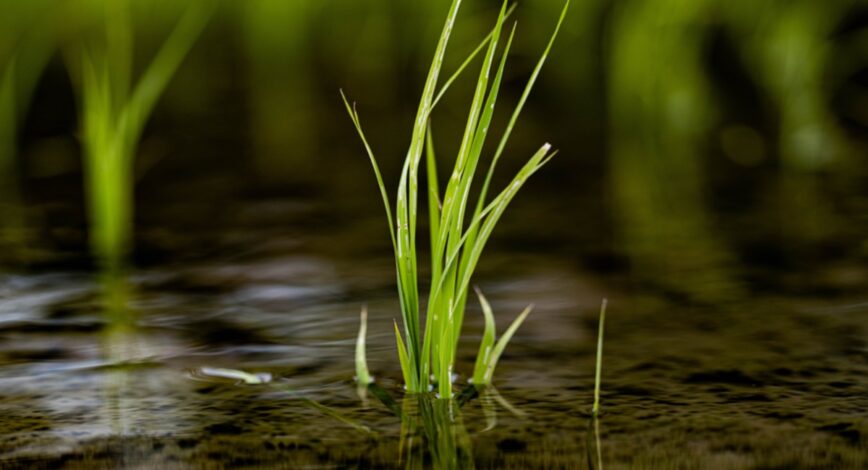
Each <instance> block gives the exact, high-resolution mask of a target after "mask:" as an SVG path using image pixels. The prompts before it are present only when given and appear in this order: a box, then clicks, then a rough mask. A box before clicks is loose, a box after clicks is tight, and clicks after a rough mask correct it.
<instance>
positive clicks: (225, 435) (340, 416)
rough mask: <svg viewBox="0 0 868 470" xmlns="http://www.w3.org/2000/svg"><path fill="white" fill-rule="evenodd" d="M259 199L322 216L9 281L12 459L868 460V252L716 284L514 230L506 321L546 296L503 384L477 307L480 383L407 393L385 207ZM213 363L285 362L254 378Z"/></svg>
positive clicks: (518, 340)
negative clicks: (710, 287) (802, 269)
mask: <svg viewBox="0 0 868 470" xmlns="http://www.w3.org/2000/svg"><path fill="white" fill-rule="evenodd" d="M257 204H258V205H254V207H252V208H249V207H248V208H247V209H246V210H249V211H250V212H251V213H255V214H259V215H258V216H257V217H260V218H261V217H265V218H268V217H274V218H278V217H285V215H286V214H287V213H288V212H292V211H293V209H288V208H295V213H297V214H302V215H300V216H299V218H300V219H305V218H307V220H309V221H311V220H312V221H316V222H315V223H307V224H303V223H300V224H299V225H298V226H297V227H299V228H295V229H293V230H291V231H281V230H279V229H263V228H262V227H267V226H269V225H268V224H262V223H261V222H262V220H259V219H256V218H254V219H255V220H251V221H244V219H243V218H241V219H240V220H241V222H239V227H238V228H237V229H236V230H234V231H233V230H221V231H219V236H217V235H211V238H218V239H219V240H218V241H216V242H214V243H215V244H216V245H218V246H222V247H224V248H226V247H238V246H245V247H247V249H246V250H244V251H241V250H237V251H232V250H230V249H224V250H223V252H224V253H230V252H231V253H232V255H231V256H225V255H224V256H218V257H210V258H209V257H201V258H200V259H199V260H198V261H195V262H188V261H187V260H185V261H184V262H182V263H176V264H174V265H173V264H171V263H161V264H162V265H161V267H150V268H142V269H140V270H138V271H136V272H134V273H132V274H130V276H129V280H128V282H126V283H119V282H101V281H100V280H99V279H98V278H95V277H94V276H93V275H92V274H90V273H87V272H81V271H71V270H65V271H58V270H54V271H52V272H51V273H49V274H46V273H44V272H43V273H24V274H22V273H18V274H7V275H4V277H2V278H0V297H2V302H0V338H2V341H0V434H2V439H0V467H3V468H7V467H8V468H16V467H20V468H58V467H64V468H117V467H126V468H138V467H155V466H160V467H163V468H189V467H193V468H223V467H229V466H231V467H241V468H244V467H249V468H256V467H263V466H265V467H278V468H280V467H284V468H346V467H358V468H424V467H431V466H435V467H439V468H450V467H470V466H476V467H479V468H585V467H592V468H792V467H802V468H864V467H866V466H868V437H866V435H868V419H866V418H868V411H866V410H868V343H866V338H868V297H866V296H865V294H864V292H861V291H860V289H859V288H853V287H852V286H853V279H854V278H856V279H857V280H858V279H864V278H865V269H864V267H860V266H858V264H856V263H853V264H852V265H848V266H844V267H840V266H839V267H838V268H836V269H837V271H835V272H839V271H843V272H846V273H848V274H847V275H846V276H844V275H841V276H832V275H829V276H819V277H820V280H817V281H816V282H815V284H816V285H820V284H821V285H822V286H824V288H822V289H819V288H817V289H807V288H803V287H804V285H805V283H804V282H803V280H802V279H801V278H799V277H798V276H794V275H793V274H792V273H783V272H781V273H776V274H774V275H770V274H768V273H765V274H757V275H756V276H765V279H766V280H767V281H768V282H767V283H766V284H765V285H771V286H777V287H776V288H773V289H772V288H768V289H765V290H764V291H762V292H760V293H756V292H754V293H749V294H746V295H744V296H743V297H740V298H738V299H733V300H727V301H719V302H713V303H709V302H696V301H692V300H689V299H685V298H683V297H679V296H678V295H673V293H672V292H671V290H669V289H667V288H665V287H660V286H655V285H653V283H652V284H648V283H647V282H645V281H641V280H637V279H635V278H634V277H633V276H631V275H628V274H626V273H624V272H623V271H619V270H617V269H615V270H602V271H601V270H600V269H592V268H590V267H588V266H587V265H588V263H585V264H581V263H577V262H575V261H572V260H570V259H569V258H568V257H566V258H565V257H560V258H558V257H554V256H552V255H550V254H544V253H540V250H538V249H527V247H528V246H534V243H535V241H534V240H531V241H532V242H533V243H526V244H522V242H521V239H520V238H515V237H513V238H510V237H511V235H510V234H511V233H512V234H515V233H521V227H519V226H517V225H514V226H511V227H505V228H504V231H503V233H504V234H505V235H504V238H502V239H501V240H507V241H508V244H509V245H510V246H511V248H512V249H511V250H505V249H503V246H502V245H500V246H499V245H493V246H492V248H491V250H489V252H488V253H487V255H486V257H485V258H484V262H483V265H482V266H481V270H480V272H479V275H478V277H477V279H478V282H479V285H480V286H481V287H482V289H483V290H484V291H485V292H486V293H487V295H488V297H489V299H490V301H491V302H492V304H493V307H494V309H495V314H496V316H497V318H498V325H499V327H500V328H501V329H502V328H504V327H505V325H507V324H508V321H510V320H511V319H512V318H513V317H514V316H515V315H517V314H518V313H519V312H520V311H521V310H522V309H523V308H524V307H525V306H526V305H527V304H528V303H534V304H535V305H536V307H535V310H534V312H533V314H532V315H531V316H530V317H529V318H528V320H527V321H526V323H525V324H524V325H523V326H522V328H521V330H520V331H519V333H518V334H517V335H516V337H515V338H514V339H513V341H512V343H511V344H510V346H509V347H508V348H507V350H506V353H505V355H504V357H503V358H502V360H501V362H500V365H499V367H498V370H497V373H496V376H495V385H496V389H487V390H479V391H476V390H475V389H470V388H467V385H466V379H467V376H466V374H467V373H468V372H469V371H470V370H471V368H472V361H473V359H474V355H475V349H476V345H477V341H478V339H479V335H480V332H481V314H479V310H478V306H477V305H476V304H475V302H471V304H470V309H469V312H468V316H467V317H468V321H467V326H466V333H467V334H466V337H465V338H464V339H463V340H462V345H461V350H460V356H461V357H460V358H459V365H458V371H459V372H460V373H461V375H459V377H458V383H459V386H458V387H457V388H458V389H459V392H460V393H462V395H461V398H460V399H457V400H455V401H453V402H452V404H451V405H448V404H446V403H445V402H438V401H436V400H434V401H431V400H426V399H420V397H412V396H411V397H406V396H404V394H403V393H402V391H401V387H400V383H399V377H400V371H399V370H398V368H397V360H396V357H395V351H394V343H393V341H394V339H393V337H392V330H391V322H392V320H393V319H394V318H396V317H398V316H399V313H398V310H397V302H396V299H395V294H394V290H393V289H394V287H393V282H394V279H393V276H394V274H393V272H392V270H391V269H392V264H391V263H392V261H391V259H390V258H389V257H388V252H387V251H384V250H385V249H387V248H388V247H381V246H379V244H378V241H383V240H368V239H364V238H363V237H360V235H359V234H366V233H371V232H373V231H374V230H370V229H369V228H370V227H371V226H374V224H377V223H381V221H380V220H379V219H376V220H373V219H372V220H367V219H361V220H354V221H353V222H352V223H351V224H350V225H349V226H345V227H341V226H338V227H331V228H332V229H331V230H329V231H328V234H325V233H323V232H322V231H320V230H319V229H318V226H319V224H320V223H321V221H320V220H319V219H317V217H316V216H310V214H316V213H317V211H318V210H320V209H317V208H311V207H307V206H305V205H304V204H303V203H295V202H286V201H284V202H280V203H276V204H277V206H276V208H274V210H271V211H269V210H264V209H263V207H262V203H257ZM525 210H526V209H525ZM239 213H242V214H243V213H244V211H240V212H239ZM262 214H272V215H265V216H263V215H262ZM525 214H527V217H531V215H532V211H528V212H525ZM512 220H514V221H521V220H528V219H527V218H524V219H523V218H522V215H521V213H519V215H517V216H516V218H515V219H512ZM513 223H514V224H515V223H517V222H513ZM255 227H258V228H255ZM305 227H307V228H305ZM199 236H200V234H188V237H189V238H191V239H193V240H194V241H190V240H181V241H179V242H178V243H180V244H183V243H188V244H194V243H196V241H195V240H199V238H197V237H199ZM569 236H572V234H570V233H567V234H566V235H565V236H564V238H566V237H569ZM206 238H207V236H206ZM561 246H565V245H561ZM523 247H524V248H523ZM507 253H510V254H509V255H508V256H507ZM830 279H831V280H830ZM838 280H840V281H838ZM836 282H838V284H835V283H836ZM830 292H831V293H832V294H830ZM602 297H608V298H609V299H610V310H609V316H608V319H607V329H606V343H605V359H604V370H603V385H602V407H603V414H602V416H601V417H600V419H599V420H598V421H596V422H594V421H593V420H592V419H591V416H590V407H591V403H592V393H593V390H592V389H593V373H594V353H595V336H596V326H597V325H596V321H597V309H598V305H599V302H600V299H601V298H602ZM363 304H366V305H368V307H369V310H370V315H371V318H370V324H369V337H368V343H369V347H368V356H369V363H370V366H371V369H372V372H373V373H374V374H375V375H376V377H377V379H378V380H377V384H376V388H374V389H371V390H367V391H365V392H363V393H362V392H360V391H358V390H357V389H356V387H355V384H354V383H353V381H352V375H353V361H352V358H353V349H354V338H355V334H356V332H357V328H358V312H359V309H360V307H361V306H362V305H363ZM201 367H224V368H232V369H241V370H245V371H250V372H270V373H271V374H273V375H274V377H275V380H274V381H273V382H272V383H269V384H264V385H243V384H239V383H234V382H233V381H231V380H225V379H218V378H213V377H207V376H204V375H203V374H201V373H200V372H198V371H199V370H200V368H201Z"/></svg>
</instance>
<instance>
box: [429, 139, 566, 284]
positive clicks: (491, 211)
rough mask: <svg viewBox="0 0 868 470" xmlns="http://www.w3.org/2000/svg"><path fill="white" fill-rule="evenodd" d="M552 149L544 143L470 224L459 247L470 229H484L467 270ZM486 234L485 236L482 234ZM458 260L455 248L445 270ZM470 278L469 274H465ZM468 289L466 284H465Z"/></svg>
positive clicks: (454, 267) (477, 239) (464, 242)
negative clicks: (510, 205)
mask: <svg viewBox="0 0 868 470" xmlns="http://www.w3.org/2000/svg"><path fill="white" fill-rule="evenodd" d="M550 149H551V146H550V145H549V144H545V145H543V146H542V147H541V148H540V149H539V150H538V151H537V152H536V153H535V154H534V155H533V157H531V159H530V160H528V161H527V163H525V165H524V166H523V167H522V169H521V170H519V172H518V173H517V174H516V175H515V177H513V180H512V182H511V183H510V184H509V185H508V186H507V187H506V188H504V189H503V190H502V191H501V192H500V194H498V195H497V197H495V198H494V199H493V200H492V201H491V203H489V204H488V206H486V208H485V209H483V210H482V212H480V213H479V215H477V216H476V217H475V218H474V219H473V221H472V222H471V223H470V225H469V226H468V230H467V233H465V235H464V236H463V237H462V239H461V240H460V241H459V243H458V245H459V248H460V247H461V245H464V244H466V243H467V240H468V236H469V234H470V230H471V229H473V228H475V227H476V226H477V225H482V226H483V229H484V230H481V231H480V234H481V235H480V236H479V237H477V238H476V240H475V241H474V245H473V246H474V248H473V250H471V251H469V252H468V253H466V254H468V255H469V256H471V260H472V261H473V262H472V263H469V264H468V266H467V267H466V268H465V270H466V271H472V270H473V269H474V268H475V265H476V262H477V261H478V259H479V256H480V255H481V253H482V248H484V246H485V242H486V241H487V240H488V237H489V236H490V235H491V231H492V230H493V228H494V225H495V224H496V223H497V221H498V220H499V218H500V216H501V215H502V214H503V211H505V210H506V207H507V206H508V205H509V202H510V201H512V199H513V198H514V197H515V194H516V193H517V192H518V190H519V189H521V187H522V186H523V185H524V183H525V182H527V180H528V178H530V177H531V176H532V175H533V174H534V173H535V172H537V171H538V170H539V169H540V168H542V167H543V166H544V165H545V164H546V163H548V161H549V160H551V158H552V157H554V155H555V153H552V154H548V151H549V150H550ZM482 235H484V236H482ZM457 261H458V250H455V251H453V252H452V253H451V255H450V256H449V258H448V259H447V261H446V263H445V264H444V267H443V271H444V272H448V271H449V270H454V269H457V266H458V265H457ZM465 277H466V278H468V279H469V276H465ZM445 280H446V277H445V276H443V277H441V278H440V280H439V281H438V282H436V283H434V284H433V286H432V288H431V296H432V297H435V296H437V295H439V293H440V291H442V289H443V286H444V283H445V282H444V281H445ZM465 290H466V286H465Z"/></svg>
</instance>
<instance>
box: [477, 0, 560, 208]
mask: <svg viewBox="0 0 868 470" xmlns="http://www.w3.org/2000/svg"><path fill="white" fill-rule="evenodd" d="M569 7H570V0H567V1H566V2H565V3H564V8H563V9H562V10H561V16H560V17H559V18H558V23H557V25H556V26H555V30H554V32H553V33H552V35H551V37H550V38H549V42H548V44H547V45H546V48H545V50H544V51H543V54H542V56H541V57H540V59H539V61H538V62H537V64H536V67H534V70H533V73H531V75H530V78H529V79H528V81H527V84H526V85H525V87H524V91H523V92H522V93H521V98H520V99H519V100H518V104H517V105H516V107H515V110H513V112H512V116H511V117H510V118H509V123H508V124H507V125H506V129H505V130H504V131H503V136H501V138H500V143H498V145H497V150H496V151H495V152H494V158H493V159H492V160H491V165H490V166H489V167H488V173H487V174H486V175H485V182H484V183H483V184H482V190H481V191H480V193H479V202H478V203H477V206H476V207H477V208H476V210H477V211H479V210H480V209H481V208H482V207H483V205H484V204H485V197H486V195H487V193H488V188H489V186H490V184H491V178H492V176H493V175H494V168H495V167H496V166H497V162H498V161H499V160H500V156H501V155H503V151H504V149H505V148H506V143H507V142H508V141H509V137H510V136H511V135H512V130H513V128H514V127H515V123H516V121H518V116H519V115H520V114H521V111H522V110H523V109H524V105H525V103H526V102H527V98H528V96H530V92H531V90H532V89H533V86H534V84H536V80H537V78H538V77H539V74H540V71H541V70H542V68H543V65H545V62H546V59H548V56H549V53H550V52H551V49H552V46H553V45H554V43H555V39H556V38H557V37H558V33H559V32H560V30H561V25H562V24H563V22H564V18H565V17H566V15H567V11H568V10H569Z"/></svg>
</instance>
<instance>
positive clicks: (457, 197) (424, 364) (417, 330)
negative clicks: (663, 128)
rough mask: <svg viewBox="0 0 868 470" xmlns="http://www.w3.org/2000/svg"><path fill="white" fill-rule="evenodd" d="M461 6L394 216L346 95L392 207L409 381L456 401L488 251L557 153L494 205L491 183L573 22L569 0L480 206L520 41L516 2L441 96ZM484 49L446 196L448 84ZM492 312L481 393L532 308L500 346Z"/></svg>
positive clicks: (544, 149) (401, 341)
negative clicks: (441, 169) (437, 135)
mask: <svg viewBox="0 0 868 470" xmlns="http://www.w3.org/2000/svg"><path fill="white" fill-rule="evenodd" d="M460 5H461V0H453V2H452V4H451V6H450V8H449V13H448V15H447V18H446V22H445V24H444V26H443V30H442V32H441V34H440V39H439V42H438V44H437V48H436V50H435V53H434V59H433V61H432V63H431V67H430V69H429V72H428V76H427V79H426V81H425V86H424V88H423V92H422V97H421V100H420V102H419V108H418V111H417V113H416V119H415V121H414V126H413V132H412V136H411V139H410V147H409V150H408V151H407V155H406V157H405V160H404V166H403V170H402V171H401V177H400V180H399V182H398V193H397V197H396V199H395V207H394V211H393V209H392V204H391V202H390V198H389V195H388V191H387V189H386V185H385V183H384V182H383V177H382V175H381V173H380V169H379V165H378V163H377V159H376V157H375V156H374V152H373V150H372V148H371V146H370V145H369V143H368V140H367V138H366V136H365V134H364V132H363V130H362V126H361V121H360V118H359V114H358V112H357V110H356V107H355V106H354V105H351V104H350V103H349V102H348V101H347V99H346V97H344V104H345V105H346V108H347V112H348V113H349V115H350V118H351V119H352V121H353V124H354V125H355V127H356V130H357V131H358V134H359V136H360V137H361V140H362V143H363V145H364V147H365V150H366V151H367V154H368V157H369V159H370V161H371V165H372V167H373V170H374V175H375V177H376V180H377V184H378V186H379V189H380V196H381V198H382V200H383V205H384V206H385V209H386V218H387V222H388V226H389V234H390V237H391V241H392V247H393V250H394V253H395V266H396V272H397V283H398V294H399V298H400V304H401V320H402V325H403V334H402V332H401V331H400V329H399V327H398V324H397V322H396V323H395V336H396V340H397V349H398V357H399V360H400V363H401V370H402V372H403V377H404V382H405V384H406V388H407V391H408V392H411V393H421V392H427V391H428V390H429V386H430V384H431V380H432V379H431V377H432V376H433V379H434V382H436V384H437V389H438V394H439V396H440V397H441V398H444V399H449V398H451V397H452V377H453V373H454V364H455V356H456V350H457V347H458V340H459V337H460V334H461V327H462V324H463V320H464V310H465V304H466V300H467V294H468V289H469V286H470V281H471V277H472V276H473V272H474V271H475V269H476V266H477V263H478V261H479V258H480V256H481V254H482V251H483V248H484V247H485V244H486V242H487V241H488V239H489V237H490V236H491V233H492V231H493V230H494V227H495V225H496V224H497V222H498V221H499V220H500V218H501V216H502V215H503V213H504V211H505V210H506V207H507V206H508V205H509V203H510V202H511V201H512V199H513V198H514V197H515V195H516V193H517V192H518V190H519V189H520V188H521V187H522V186H523V185H524V184H525V182H527V180H528V179H529V178H530V177H531V175H533V174H534V173H536V172H537V171H538V170H539V169H540V168H542V167H543V166H544V165H545V164H546V163H547V162H548V161H549V160H550V159H551V158H552V157H553V156H554V155H555V153H556V152H554V151H552V149H551V145H549V144H547V143H546V144H543V145H542V146H540V148H539V150H537V151H536V153H534V154H533V155H532V156H531V157H530V158H529V159H528V160H527V161H526V162H525V164H524V165H523V166H522V167H521V169H519V170H518V172H517V173H516V174H515V175H514V176H513V178H512V180H511V182H510V183H509V184H508V185H507V186H506V187H505V188H504V189H502V190H501V191H500V192H499V193H497V194H496V195H495V196H494V197H491V198H489V189H490V184H491V180H492V175H493V174H494V170H495V167H496V165H497V162H498V161H499V159H500V157H501V156H502V154H503V152H504V149H505V147H506V144H507V141H508V140H509V137H510V134H511V133H512V130H513V127H514V126H515V123H516V121H517V119H518V116H519V114H520V113H521V110H522V108H523V107H524V104H525V102H526V100H527V98H528V95H529V94H530V91H531V89H532V88H533V85H534V83H535V82H536V79H537V77H538V76H539V73H540V70H541V68H542V66H543V64H544V63H545V60H546V58H547V57H548V54H549V51H550V50H551V47H552V44H553V42H554V40H555V37H556V36H557V34H558V31H559V30H560V26H561V24H562V22H563V19H564V16H565V15H566V12H567V9H568V7H569V1H567V2H566V3H565V4H564V8H563V10H562V12H561V15H560V18H559V20H558V22H557V26H556V27H555V30H554V33H553V34H552V36H551V38H550V40H549V42H548V44H547V46H546V48H545V50H544V51H543V53H542V56H541V57H540V59H539V61H538V62H537V65H536V67H535V68H534V70H533V73H532V74H531V76H530V78H529V79H528V81H527V84H526V85H525V88H524V91H523V93H522V95H521V98H520V100H519V102H518V104H517V106H516V108H515V109H514V111H513V113H512V116H511V118H510V120H509V122H508V124H507V126H506V129H505V130H504V132H503V134H502V136H501V137H500V140H499V142H498V144H497V147H496V150H495V152H494V154H493V155H492V156H491V158H490V160H488V161H487V162H486V163H487V166H488V167H487V171H486V172H485V176H484V178H482V180H481V181H482V185H481V187H480V188H479V189H478V195H477V198H476V201H475V204H471V192H472V191H471V189H472V187H473V182H474V179H477V181H479V178H478V177H477V176H478V173H479V172H480V170H481V167H482V166H484V165H485V164H486V163H484V162H483V158H482V154H483V147H484V145H485V143H486V140H487V137H488V134H489V126H490V124H491V120H492V117H493V115H494V109H495V104H496V102H497V98H498V94H499V91H500V86H501V81H502V79H503V72H504V68H505V65H506V58H507V55H508V53H509V50H510V47H511V45H512V40H513V36H514V34H515V25H513V26H512V28H511V29H510V31H509V34H508V35H505V34H504V21H505V19H506V17H507V16H508V14H509V13H510V12H511V10H507V4H506V2H505V1H504V2H503V4H502V6H501V8H500V12H499V14H498V17H497V21H496V23H495V26H494V28H493V29H492V31H491V33H490V34H489V35H488V36H487V37H486V38H485V39H484V40H483V41H482V44H480V45H479V47H477V48H476V49H475V50H474V51H473V52H472V53H471V54H470V56H469V57H468V58H467V60H465V61H464V62H463V63H462V64H461V65H460V66H459V68H458V70H457V71H456V72H455V73H454V74H453V75H452V76H451V77H450V78H449V79H447V80H446V81H445V82H444V84H443V85H442V86H441V87H440V88H439V91H438V79H439V76H440V71H441V68H442V65H443V59H444V56H445V53H446V47H447V44H448V42H449V38H450V36H451V33H452V29H453V26H454V25H455V20H456V18H457V16H458V10H459V7H460ZM504 37H505V41H504ZM502 42H503V43H504V44H503V47H502V50H501V51H500V54H499V58H498V57H497V56H498V49H499V46H501V43H502ZM483 49H484V50H485V52H484V55H483V59H482V61H483V62H482V66H481V68H480V71H479V75H478V78H477V79H476V88H475V91H474V94H473V99H472V102H471V103H470V109H469V112H468V117H467V122H466V125H465V129H464V134H463V136H462V139H461V144H460V147H459V150H458V154H457V155H456V156H455V161H454V167H453V170H452V172H451V173H450V175H449V178H448V180H447V181H446V182H445V188H444V189H443V191H442V192H441V186H440V183H439V179H438V175H437V157H436V154H435V151H434V144H433V139H432V138H431V131H430V128H431V113H432V111H433V109H434V107H435V106H436V104H437V103H438V102H439V100H440V99H441V98H442V97H443V94H444V93H445V91H446V89H447V88H448V87H449V85H451V84H452V82H453V81H454V80H455V79H456V78H457V77H458V75H460V73H461V72H462V71H464V69H465V68H466V67H467V66H468V65H469V63H470V62H471V61H472V59H473V58H474V57H475V56H476V55H478V54H479V53H480V52H482V51H483ZM492 71H493V72H494V73H493V74H492V73H491V72H492ZM423 156H424V161H425V163H424V166H425V172H426V174H427V191H424V192H423V194H426V195H427V198H428V200H427V202H428V204H427V206H428V217H429V224H428V225H429V226H428V229H429V232H430V233H429V236H430V242H431V265H430V272H431V279H430V284H429V285H430V291H429V293H428V297H427V304H426V305H424V309H425V312H426V315H424V322H425V324H424V329H423V325H422V321H423V315H422V310H423V305H422V301H421V300H420V294H419V256H418V249H417V240H416V237H417V225H418V218H419V212H420V209H419V205H420V203H419V199H420V188H419V185H420V183H419V179H420V172H421V171H422V168H421V167H422V160H423ZM480 300H481V301H483V302H484V297H482V296H480ZM486 304H487V302H485V304H484V308H483V312H485V315H486V325H487V327H486V336H485V337H484V339H483V344H482V345H481V347H480V351H481V352H482V353H483V358H482V360H481V361H477V366H476V371H475V373H474V383H476V384H477V385H484V384H486V383H489V382H490V381H491V375H492V374H493V372H494V366H495V365H496V363H497V359H498V358H499V356H500V352H502V350H503V348H504V347H505V346H506V343H507V342H508V341H509V338H510V337H511V336H512V334H513V333H514V332H515V329H517V328H518V325H519V324H520V323H521V322H522V321H523V320H524V318H525V317H526V316H527V314H528V313H529V310H527V311H526V312H525V313H522V314H521V315H520V316H519V318H518V319H517V320H516V322H515V323H514V324H513V326H512V327H510V329H509V330H507V333H506V334H504V336H503V338H502V339H501V341H500V342H499V343H497V344H495V343H494V333H493V328H494V322H493V318H494V317H493V314H491V311H490V307H488V306H487V305H486ZM485 351H487V352H485ZM357 362H358V360H357Z"/></svg>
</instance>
